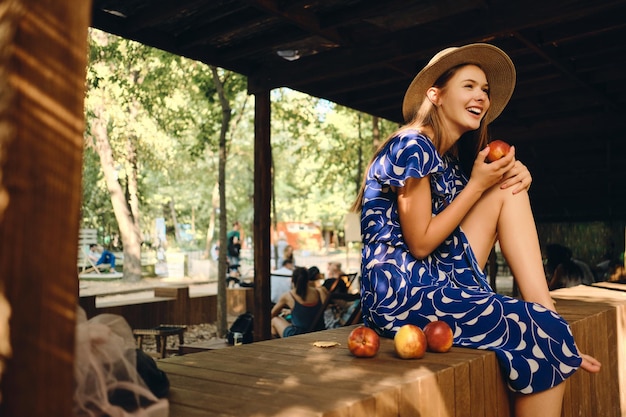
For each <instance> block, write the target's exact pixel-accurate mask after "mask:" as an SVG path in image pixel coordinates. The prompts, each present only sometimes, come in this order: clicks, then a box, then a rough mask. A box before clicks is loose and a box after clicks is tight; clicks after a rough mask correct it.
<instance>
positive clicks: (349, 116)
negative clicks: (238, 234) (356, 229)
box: [83, 30, 393, 248]
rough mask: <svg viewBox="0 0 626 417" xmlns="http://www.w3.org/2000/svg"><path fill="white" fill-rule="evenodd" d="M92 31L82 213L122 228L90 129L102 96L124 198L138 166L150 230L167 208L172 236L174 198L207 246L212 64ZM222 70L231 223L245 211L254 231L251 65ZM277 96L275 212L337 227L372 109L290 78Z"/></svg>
mask: <svg viewBox="0 0 626 417" xmlns="http://www.w3.org/2000/svg"><path fill="white" fill-rule="evenodd" d="M90 38H91V48H90V60H89V70H88V85H87V98H86V114H87V126H88V129H87V132H86V151H85V160H84V161H85V164H84V177H83V178H84V179H83V183H84V192H83V196H84V199H83V223H84V225H85V226H98V227H101V228H102V229H103V230H104V231H105V234H115V231H116V228H117V224H116V221H115V218H114V216H113V215H112V213H111V212H112V207H111V201H110V195H109V192H108V190H107V188H106V184H105V181H104V176H103V173H102V168H101V167H100V166H99V160H98V157H97V154H96V153H95V152H94V150H95V147H94V146H93V145H94V144H93V141H92V140H91V138H92V136H91V133H92V132H91V130H90V129H91V127H92V125H93V121H94V117H95V109H96V108H97V106H98V105H103V108H104V109H105V111H106V116H107V123H106V129H107V132H108V135H109V140H110V145H111V149H112V154H113V159H114V161H115V166H114V169H115V171H116V175H117V179H118V182H119V184H120V187H121V188H122V189H123V190H125V192H126V198H127V203H128V204H129V206H130V196H129V195H128V191H127V190H128V184H129V182H130V179H131V178H132V175H133V170H135V171H134V172H135V175H136V182H137V195H138V206H139V207H140V211H141V217H140V228H141V233H142V235H143V239H144V240H145V241H150V240H152V239H153V238H154V222H155V219H156V218H158V217H165V218H166V219H167V222H168V231H169V232H170V236H169V239H172V238H173V236H174V231H175V226H176V225H175V224H172V217H173V216H172V215H171V214H170V212H169V207H170V202H173V203H174V210H175V215H176V216H175V217H176V218H177V221H178V223H181V224H190V225H192V230H194V231H195V235H194V242H193V243H192V244H193V246H195V247H197V248H205V245H206V244H207V243H208V242H207V240H209V241H210V240H211V239H216V238H217V233H216V230H218V227H216V226H215V225H214V224H213V222H215V221H216V213H217V212H219V208H217V203H216V201H215V199H214V195H215V192H216V187H217V181H218V166H219V165H218V161H219V133H220V129H221V121H222V114H221V112H222V108H221V107H220V105H219V101H218V100H219V99H218V95H217V91H216V87H215V83H214V80H213V78H212V74H211V69H210V67H209V66H207V65H205V64H202V63H200V62H196V61H191V60H188V59H186V58H183V57H180V56H176V55H172V54H169V53H166V52H164V51H160V50H156V49H153V48H150V47H147V46H145V45H141V44H138V43H136V42H133V41H129V40H126V39H122V38H118V37H115V36H113V35H109V34H105V33H102V32H99V31H97V30H92V31H91V36H90ZM218 72H219V76H220V79H221V80H222V81H223V87H224V95H225V97H226V98H227V99H228V101H229V103H230V104H231V116H232V117H231V119H230V122H229V129H228V133H227V134H228V137H227V140H226V152H225V154H226V157H227V160H226V170H225V184H226V187H225V189H226V196H225V200H226V204H225V207H226V212H227V223H228V224H230V223H231V222H232V221H234V220H239V221H240V222H241V224H242V225H243V228H244V231H243V234H244V236H247V235H249V234H250V232H251V228H252V221H253V217H254V213H253V201H252V200H253V193H254V140H253V137H254V122H253V120H254V114H253V107H254V106H253V105H252V104H251V103H252V100H253V99H252V97H250V96H248V95H247V93H246V79H245V77H243V76H241V75H239V74H235V73H232V72H229V71H224V70H222V69H218ZM271 99H272V158H273V164H274V187H275V194H274V202H275V204H276V210H275V213H276V219H275V220H276V221H303V222H314V223H318V224H320V225H324V227H327V228H331V229H332V228H334V229H341V228H342V223H343V218H344V215H345V213H346V211H347V209H348V207H349V206H350V204H351V202H352V200H353V199H354V196H355V195H356V192H357V184H359V183H360V180H361V177H362V173H363V170H364V165H366V164H367V162H368V161H369V158H370V156H371V153H372V141H373V139H372V135H373V125H372V117H371V116H369V115H364V114H361V113H358V112H356V111H354V110H350V109H347V108H343V107H341V106H337V105H335V104H333V103H330V102H328V101H325V100H321V99H318V98H315V97H311V96H308V95H305V94H302V93H299V92H296V91H293V90H289V89H284V88H281V89H276V90H274V91H272V95H271ZM378 126H379V128H380V130H381V132H383V133H382V134H383V136H384V135H385V134H386V133H388V132H389V131H391V129H393V126H392V125H391V124H390V123H389V122H386V121H382V122H381V123H379V124H378ZM129 142H131V143H132V147H130V148H132V149H134V152H135V154H136V156H135V158H136V159H135V160H134V161H133V160H132V158H130V156H131V155H129V149H130V148H129ZM172 243H173V242H172ZM178 245H179V246H181V245H182V246H184V245H185V243H183V242H178Z"/></svg>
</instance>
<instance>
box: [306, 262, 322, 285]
mask: <svg viewBox="0 0 626 417" xmlns="http://www.w3.org/2000/svg"><path fill="white" fill-rule="evenodd" d="M307 274H308V275H309V285H310V286H312V287H313V288H317V287H319V286H320V285H321V282H322V274H321V272H320V269H319V268H318V267H316V266H312V267H310V268H309V269H308V270H307Z"/></svg>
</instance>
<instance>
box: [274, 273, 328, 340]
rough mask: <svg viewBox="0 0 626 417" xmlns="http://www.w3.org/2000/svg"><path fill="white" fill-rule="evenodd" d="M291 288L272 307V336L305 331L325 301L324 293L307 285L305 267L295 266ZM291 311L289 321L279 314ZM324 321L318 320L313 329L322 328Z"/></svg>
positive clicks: (307, 279)
mask: <svg viewBox="0 0 626 417" xmlns="http://www.w3.org/2000/svg"><path fill="white" fill-rule="evenodd" d="M291 282H292V288H291V290H289V291H287V292H285V293H284V294H283V295H281V297H280V299H279V300H278V302H277V303H276V304H275V305H274V307H272V313H271V317H272V321H271V326H272V336H274V337H289V336H294V335H297V334H302V333H306V332H308V331H309V329H310V328H311V325H312V324H313V320H314V319H315V317H316V316H317V313H318V312H319V310H320V309H321V308H322V305H323V304H324V302H325V301H326V293H325V292H324V291H320V290H319V289H317V288H315V287H313V286H311V285H309V274H308V271H307V269H306V268H303V267H296V269H294V271H293V277H292V280H291ZM284 310H288V311H290V312H291V322H289V321H287V320H286V319H284V318H283V317H281V314H284V313H285V311H284ZM323 329H324V322H323V320H320V323H318V326H316V327H315V328H314V329H313V330H323Z"/></svg>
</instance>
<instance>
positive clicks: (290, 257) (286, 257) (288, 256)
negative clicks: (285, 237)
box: [282, 245, 296, 265]
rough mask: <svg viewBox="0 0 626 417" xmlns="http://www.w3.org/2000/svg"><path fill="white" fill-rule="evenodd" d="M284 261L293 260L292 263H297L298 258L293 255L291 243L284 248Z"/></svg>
mask: <svg viewBox="0 0 626 417" xmlns="http://www.w3.org/2000/svg"><path fill="white" fill-rule="evenodd" d="M282 259H283V262H285V261H291V263H292V264H294V265H295V264H296V259H295V258H294V256H293V246H291V245H287V246H285V248H284V249H283V256H282Z"/></svg>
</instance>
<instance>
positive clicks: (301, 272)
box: [291, 266, 309, 300]
mask: <svg viewBox="0 0 626 417" xmlns="http://www.w3.org/2000/svg"><path fill="white" fill-rule="evenodd" d="M291 282H292V283H293V286H294V288H295V290H296V294H297V295H299V296H300V298H302V299H303V300H304V299H305V298H306V293H307V290H308V289H309V273H308V270H307V269H306V268H303V267H301V266H298V267H296V269H294V270H293V275H292V276H291Z"/></svg>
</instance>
